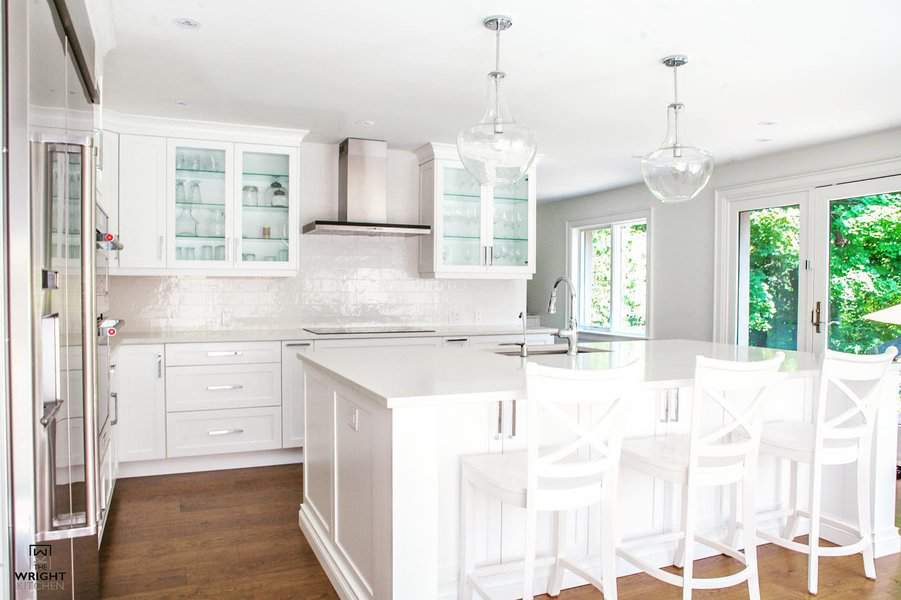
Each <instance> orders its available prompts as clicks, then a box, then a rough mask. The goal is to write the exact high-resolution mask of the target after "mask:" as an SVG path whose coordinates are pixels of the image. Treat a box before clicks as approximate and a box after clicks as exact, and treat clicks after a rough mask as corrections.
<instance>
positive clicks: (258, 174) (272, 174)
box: [241, 171, 288, 179]
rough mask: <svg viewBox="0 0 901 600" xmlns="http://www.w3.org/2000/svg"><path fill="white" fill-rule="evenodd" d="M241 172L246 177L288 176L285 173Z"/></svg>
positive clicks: (275, 177) (276, 177) (279, 177)
mask: <svg viewBox="0 0 901 600" xmlns="http://www.w3.org/2000/svg"><path fill="white" fill-rule="evenodd" d="M241 174H242V175H245V176H247V177H272V178H274V179H281V178H287V177H288V174H287V173H259V172H253V171H244V172H243V173H241Z"/></svg>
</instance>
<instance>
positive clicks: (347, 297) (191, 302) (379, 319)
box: [111, 144, 526, 331]
mask: <svg viewBox="0 0 901 600" xmlns="http://www.w3.org/2000/svg"><path fill="white" fill-rule="evenodd" d="M418 187H419V168H418V165H417V162H416V157H415V155H414V154H413V153H412V152H405V151H399V150H389V151H388V219H389V220H390V221H393V222H405V223H418V222H419V201H418V193H419V191H418ZM300 196H301V198H300V200H301V222H302V223H306V222H308V221H311V220H313V219H335V218H337V213H338V147H337V145H335V144H303V146H302V150H301V194H300ZM126 243H127V242H126ZM418 252H419V250H418V241H417V238H403V237H377V236H376V237H369V236H332V235H305V236H301V250H300V253H301V254H300V270H299V272H298V275H297V277H293V278H278V279H276V278H250V277H247V278H236V277H219V278H214V277H210V278H204V277H193V276H180V277H114V278H113V279H112V284H111V294H112V307H113V310H114V312H115V313H116V316H117V317H120V318H124V319H125V320H126V323H127V326H128V329H129V330H130V331H156V330H164V329H170V330H184V329H201V328H203V329H248V328H250V329H254V328H262V329H273V328H279V329H281V328H291V327H300V326H301V325H312V324H351V323H355V324H377V323H391V322H405V323H420V324H424V323H429V324H472V323H491V324H495V323H513V322H515V321H516V316H517V314H518V313H519V312H520V311H521V310H522V309H523V304H524V303H525V293H526V284H525V282H524V281H479V280H454V281H449V280H434V279H423V278H420V277H419V273H418V266H417V264H418V260H419V254H418Z"/></svg>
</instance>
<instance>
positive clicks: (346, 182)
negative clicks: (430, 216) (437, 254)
mask: <svg viewBox="0 0 901 600" xmlns="http://www.w3.org/2000/svg"><path fill="white" fill-rule="evenodd" d="M387 158H388V144H387V142H384V141H381V140H362V139H358V138H347V139H346V140H344V141H343V142H341V144H340V145H339V146H338V220H337V221H325V220H316V221H313V222H311V223H307V224H306V225H304V227H303V232H304V233H333V234H335V233H337V234H345V235H427V234H429V233H431V231H432V228H431V227H430V226H428V225H415V224H409V223H388V222H387V221H388V208H387V197H386V195H387V173H386V163H387Z"/></svg>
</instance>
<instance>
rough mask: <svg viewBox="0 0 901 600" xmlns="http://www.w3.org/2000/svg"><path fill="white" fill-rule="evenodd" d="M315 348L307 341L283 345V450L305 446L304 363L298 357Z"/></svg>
mask: <svg viewBox="0 0 901 600" xmlns="http://www.w3.org/2000/svg"><path fill="white" fill-rule="evenodd" d="M313 347H314V346H313V342H307V341H291V342H284V343H282V448H300V447H301V446H303V437H304V436H303V428H304V414H303V398H304V380H303V362H301V361H300V360H298V358H297V355H298V354H299V353H301V352H309V351H311V350H313Z"/></svg>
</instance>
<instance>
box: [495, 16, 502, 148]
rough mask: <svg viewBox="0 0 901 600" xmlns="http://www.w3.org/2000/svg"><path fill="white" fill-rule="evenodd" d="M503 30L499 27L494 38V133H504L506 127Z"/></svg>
mask: <svg viewBox="0 0 901 600" xmlns="http://www.w3.org/2000/svg"><path fill="white" fill-rule="evenodd" d="M501 77H503V73H502V72H501V28H500V26H498V28H497V31H496V32H495V36H494V77H493V79H494V133H495V134H498V133H503V132H504V126H503V123H501V91H500V85H501V83H500V79H501Z"/></svg>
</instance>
